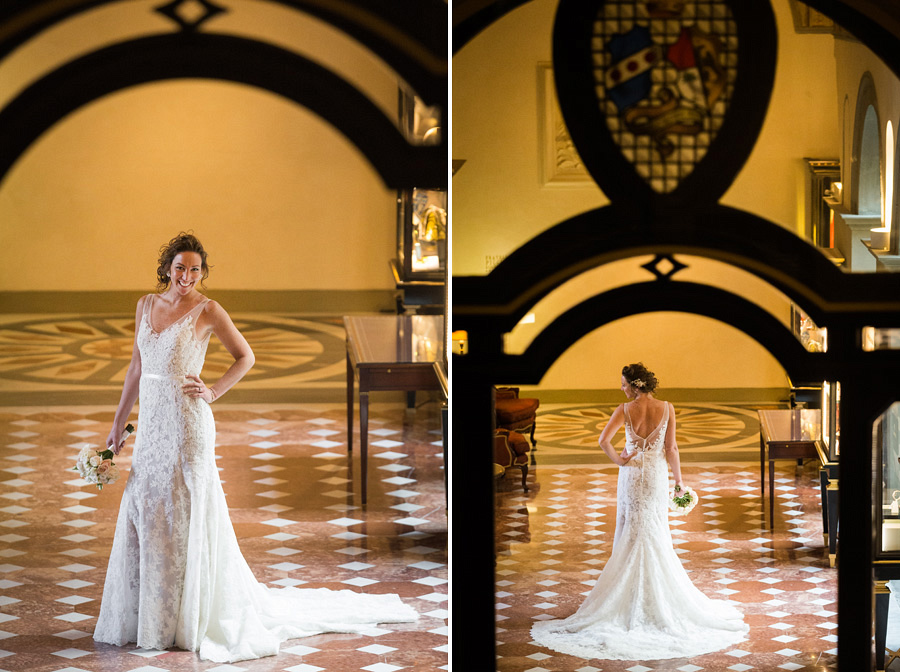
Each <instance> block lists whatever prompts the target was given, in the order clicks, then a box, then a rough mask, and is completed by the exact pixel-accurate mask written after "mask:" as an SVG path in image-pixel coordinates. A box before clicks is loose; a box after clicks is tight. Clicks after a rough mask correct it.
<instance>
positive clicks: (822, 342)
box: [791, 303, 828, 352]
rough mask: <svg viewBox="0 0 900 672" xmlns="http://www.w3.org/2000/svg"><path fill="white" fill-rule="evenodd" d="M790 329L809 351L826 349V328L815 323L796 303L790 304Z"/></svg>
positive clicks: (823, 350)
mask: <svg viewBox="0 0 900 672" xmlns="http://www.w3.org/2000/svg"><path fill="white" fill-rule="evenodd" d="M791 331H793V333H794V336H796V337H797V339H798V340H799V341H800V343H802V344H803V347H804V348H806V350H807V351H809V352H825V351H826V350H828V329H826V328H824V327H818V326H816V323H815V322H813V321H812V319H811V318H810V317H809V315H807V314H806V313H805V312H803V310H802V309H801V308H800V306H798V305H797V304H796V303H792V304H791Z"/></svg>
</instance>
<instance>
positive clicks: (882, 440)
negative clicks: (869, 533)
mask: <svg viewBox="0 0 900 672" xmlns="http://www.w3.org/2000/svg"><path fill="white" fill-rule="evenodd" d="M872 442H873V445H872V448H873V453H874V455H875V456H876V461H875V464H876V465H879V469H878V470H876V473H875V486H876V488H875V489H876V497H877V498H878V499H880V502H881V506H880V507H878V506H876V507H875V510H876V512H880V517H879V518H880V519H879V520H878V521H877V523H876V527H877V529H878V531H879V533H880V534H879V537H880V540H879V541H880V543H878V545H877V546H876V548H878V549H880V551H881V554H883V555H886V556H888V557H891V558H893V559H896V560H897V561H898V562H900V402H898V403H895V404H893V405H891V407H890V408H888V410H887V411H885V412H884V413H882V414H881V416H880V417H879V418H878V420H877V421H876V422H875V426H874V427H873V429H872ZM878 471H880V473H878Z"/></svg>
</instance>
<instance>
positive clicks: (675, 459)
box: [666, 402, 683, 485]
mask: <svg viewBox="0 0 900 672" xmlns="http://www.w3.org/2000/svg"><path fill="white" fill-rule="evenodd" d="M666 403H667V404H669V426H668V427H667V428H666V460H668V462H669V466H670V467H672V475H673V476H674V477H675V485H683V483H682V482H681V458H679V456H678V444H677V443H676V442H675V407H674V406H673V405H672V403H671V402H666Z"/></svg>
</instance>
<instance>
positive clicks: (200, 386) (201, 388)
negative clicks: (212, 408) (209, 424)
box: [181, 374, 213, 404]
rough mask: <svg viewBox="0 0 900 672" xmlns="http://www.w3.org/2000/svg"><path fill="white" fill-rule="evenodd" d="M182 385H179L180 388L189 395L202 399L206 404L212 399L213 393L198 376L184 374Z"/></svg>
mask: <svg viewBox="0 0 900 672" xmlns="http://www.w3.org/2000/svg"><path fill="white" fill-rule="evenodd" d="M185 379H186V380H185V382H184V385H182V386H181V390H182V391H183V392H184V393H185V394H186V395H187V396H189V397H194V398H199V399H203V401H205V402H206V403H207V404H211V403H212V401H213V393H212V392H211V391H210V389H209V388H208V387H207V386H206V384H205V383H204V382H203V381H202V380H200V376H194V375H190V374H189V375H187V376H185Z"/></svg>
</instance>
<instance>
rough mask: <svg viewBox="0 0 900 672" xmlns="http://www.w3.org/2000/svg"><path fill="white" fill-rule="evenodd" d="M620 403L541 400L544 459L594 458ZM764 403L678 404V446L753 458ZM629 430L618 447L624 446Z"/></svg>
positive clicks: (694, 453) (695, 454)
mask: <svg viewBox="0 0 900 672" xmlns="http://www.w3.org/2000/svg"><path fill="white" fill-rule="evenodd" d="M616 406H617V404H542V405H541V408H540V411H539V415H538V418H539V419H538V424H537V427H538V429H537V434H536V438H537V439H538V453H537V454H538V455H540V459H541V461H542V463H543V464H550V463H557V464H558V463H566V462H576V463H592V462H594V460H595V459H596V457H597V455H598V451H599V450H600V449H599V447H598V446H597V439H598V437H599V436H600V432H601V431H603V427H604V426H605V425H606V423H607V422H608V421H609V417H610V415H611V414H612V412H613V411H614V410H615V408H616ZM763 406H768V405H764V404H739V403H734V404H724V403H718V404H715V403H698V402H694V403H680V404H675V417H676V427H677V430H678V447H679V449H680V451H681V453H682V459H683V460H685V461H695V460H722V459H726V460H730V459H752V457H753V455H754V454H756V455H758V454H759V421H758V419H757V414H756V411H757V409H759V408H762V407H763ZM624 441H625V438H624V434H622V433H621V432H620V433H619V434H618V436H617V441H616V443H615V445H616V446H618V447H620V448H621V447H622V446H624V445H625V443H624Z"/></svg>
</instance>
